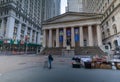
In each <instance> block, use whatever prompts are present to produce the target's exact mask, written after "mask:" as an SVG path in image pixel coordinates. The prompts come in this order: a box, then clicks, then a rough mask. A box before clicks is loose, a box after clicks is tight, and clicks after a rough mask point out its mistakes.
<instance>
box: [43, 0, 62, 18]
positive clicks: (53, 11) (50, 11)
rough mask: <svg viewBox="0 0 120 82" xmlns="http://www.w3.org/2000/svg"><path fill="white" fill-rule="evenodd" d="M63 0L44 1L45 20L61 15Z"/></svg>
mask: <svg viewBox="0 0 120 82" xmlns="http://www.w3.org/2000/svg"><path fill="white" fill-rule="evenodd" d="M60 3H61V0H43V20H47V19H49V18H52V17H54V16H57V15H59V14H60Z"/></svg>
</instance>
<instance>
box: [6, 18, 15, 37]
mask: <svg viewBox="0 0 120 82" xmlns="http://www.w3.org/2000/svg"><path fill="white" fill-rule="evenodd" d="M14 24H15V19H14V18H13V17H8V18H7V25H6V38H13V32H14Z"/></svg>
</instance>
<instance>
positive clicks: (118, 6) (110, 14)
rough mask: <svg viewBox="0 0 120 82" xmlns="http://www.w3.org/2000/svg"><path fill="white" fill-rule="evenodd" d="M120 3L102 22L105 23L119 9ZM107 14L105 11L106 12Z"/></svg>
mask: <svg viewBox="0 0 120 82" xmlns="http://www.w3.org/2000/svg"><path fill="white" fill-rule="evenodd" d="M119 7H120V3H119V4H118V5H117V7H115V8H114V9H113V11H112V12H111V13H110V14H109V15H108V16H107V17H106V18H105V19H104V20H103V21H102V22H101V24H103V23H104V22H105V21H106V20H107V19H108V18H109V17H110V16H111V15H112V14H113V13H114V12H115V11H116V10H117V9H119ZM104 14H105V13H104Z"/></svg>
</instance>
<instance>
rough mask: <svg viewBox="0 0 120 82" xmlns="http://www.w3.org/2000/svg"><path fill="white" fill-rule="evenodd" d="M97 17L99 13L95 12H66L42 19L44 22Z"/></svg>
mask: <svg viewBox="0 0 120 82" xmlns="http://www.w3.org/2000/svg"><path fill="white" fill-rule="evenodd" d="M98 17H101V15H100V14H95V13H94V14H93V13H78V12H67V13H64V14H62V15H59V16H56V17H53V18H51V19H48V20H46V21H44V24H48V23H59V22H67V21H76V20H88V19H93V18H98Z"/></svg>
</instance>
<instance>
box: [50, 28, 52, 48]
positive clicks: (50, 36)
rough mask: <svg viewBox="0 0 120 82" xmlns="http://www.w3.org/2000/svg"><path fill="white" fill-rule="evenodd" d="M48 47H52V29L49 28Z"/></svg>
mask: <svg viewBox="0 0 120 82" xmlns="http://www.w3.org/2000/svg"><path fill="white" fill-rule="evenodd" d="M49 47H52V29H49Z"/></svg>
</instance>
